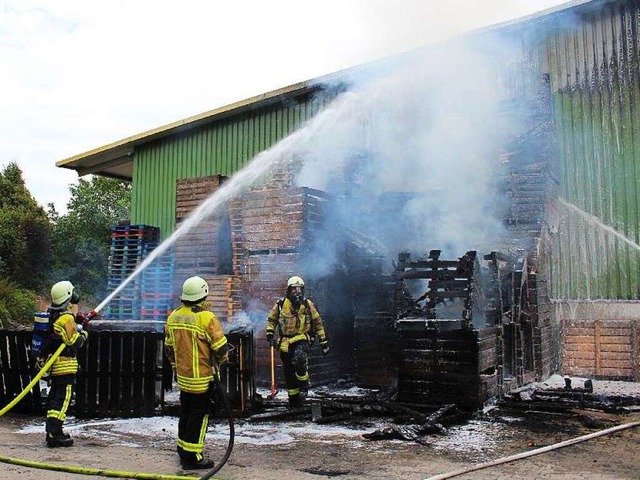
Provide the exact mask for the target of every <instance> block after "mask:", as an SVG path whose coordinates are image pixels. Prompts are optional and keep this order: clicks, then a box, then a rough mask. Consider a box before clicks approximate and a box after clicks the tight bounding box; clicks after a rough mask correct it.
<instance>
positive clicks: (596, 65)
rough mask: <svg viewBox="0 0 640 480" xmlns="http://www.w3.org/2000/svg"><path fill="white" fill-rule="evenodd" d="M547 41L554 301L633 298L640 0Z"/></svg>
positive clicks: (639, 256)
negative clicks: (553, 159)
mask: <svg viewBox="0 0 640 480" xmlns="http://www.w3.org/2000/svg"><path fill="white" fill-rule="evenodd" d="M572 21H573V23H572V25H571V26H570V27H569V28H568V29H566V30H564V31H562V32H559V33H557V34H556V35H554V36H553V37H551V38H549V39H548V42H547V45H546V47H547V55H548V63H549V69H550V73H551V79H552V85H553V87H554V90H555V96H554V97H555V99H554V111H555V117H556V127H557V133H558V142H559V148H560V157H561V158H560V160H561V161H560V168H561V192H560V195H561V201H560V207H561V210H560V211H561V215H560V218H561V219H562V221H561V222H560V223H559V231H558V234H557V236H556V240H555V242H554V245H553V254H552V258H551V278H552V285H551V287H552V288H551V292H552V295H553V297H555V298H557V299H592V300H595V299H638V298H640V248H638V247H636V246H634V244H635V245H638V244H640V227H639V225H640V208H639V205H638V202H639V201H640V116H639V113H640V110H639V109H640V83H639V79H638V77H639V72H640V70H639V57H638V51H639V48H640V44H639V42H640V39H639V37H638V30H639V28H640V7H639V6H638V4H637V2H617V3H614V4H609V5H605V6H604V7H603V9H602V10H600V11H598V12H593V13H590V14H585V15H583V16H582V17H580V18H579V19H575V18H573V19H572Z"/></svg>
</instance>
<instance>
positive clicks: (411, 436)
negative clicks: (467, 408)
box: [362, 405, 455, 444]
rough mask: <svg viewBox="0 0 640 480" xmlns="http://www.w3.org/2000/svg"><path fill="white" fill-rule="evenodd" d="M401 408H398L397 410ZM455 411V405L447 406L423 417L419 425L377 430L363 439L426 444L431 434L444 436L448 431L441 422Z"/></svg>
mask: <svg viewBox="0 0 640 480" xmlns="http://www.w3.org/2000/svg"><path fill="white" fill-rule="evenodd" d="M397 407H399V406H396V408H397ZM454 410H455V405H445V406H443V407H441V408H440V409H438V410H437V411H436V412H434V413H432V414H431V415H428V416H423V419H424V421H423V422H422V423H421V424H419V425H403V426H400V425H393V426H391V427H387V428H383V429H381V430H376V431H374V432H372V433H365V434H364V435H362V436H363V438H366V439H367V440H384V439H391V438H394V439H402V440H410V441H414V442H418V443H421V444H422V443H424V440H423V437H424V436H425V435H428V434H430V433H439V434H442V433H444V432H445V431H446V430H445V428H444V427H443V426H442V424H441V422H442V420H443V418H444V417H445V416H446V415H447V414H448V413H449V412H451V411H454Z"/></svg>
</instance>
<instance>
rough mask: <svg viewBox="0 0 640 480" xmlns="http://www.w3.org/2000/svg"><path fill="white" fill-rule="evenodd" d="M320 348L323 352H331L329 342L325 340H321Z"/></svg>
mask: <svg viewBox="0 0 640 480" xmlns="http://www.w3.org/2000/svg"><path fill="white" fill-rule="evenodd" d="M320 348H321V349H322V354H323V355H326V354H327V353H329V342H328V341H326V340H323V341H322V342H320Z"/></svg>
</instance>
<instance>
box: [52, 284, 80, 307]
mask: <svg viewBox="0 0 640 480" xmlns="http://www.w3.org/2000/svg"><path fill="white" fill-rule="evenodd" d="M73 288H74V287H73V284H72V283H71V282H69V281H68V280H64V281H62V282H58V283H56V284H55V285H54V286H53V287H51V303H52V304H53V305H57V306H61V305H64V304H65V303H67V302H68V301H69V300H71V297H72V296H73Z"/></svg>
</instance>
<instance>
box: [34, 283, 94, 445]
mask: <svg viewBox="0 0 640 480" xmlns="http://www.w3.org/2000/svg"><path fill="white" fill-rule="evenodd" d="M78 301H79V298H78V295H76V293H75V291H74V287H73V284H72V283H71V282H69V281H63V282H58V283H56V284H55V285H54V286H53V287H51V305H50V306H49V308H48V310H47V313H48V314H49V336H48V337H47V339H46V340H45V342H44V345H43V346H42V351H41V352H40V354H39V356H38V358H37V359H36V368H38V369H41V368H42V366H44V364H45V363H46V360H47V358H48V357H49V356H50V355H51V354H52V353H54V352H55V351H56V350H58V348H59V347H60V345H61V344H62V343H64V344H65V345H67V346H66V348H65V349H64V350H62V353H61V354H60V356H59V357H58V358H57V359H56V360H55V362H53V365H52V366H51V388H50V390H49V395H48V397H47V399H48V402H47V403H48V405H47V423H46V426H45V430H46V432H47V435H46V442H47V446H48V447H50V448H56V447H70V446H71V445H73V439H72V438H71V435H69V434H68V433H65V432H64V431H63V429H62V426H63V425H64V421H65V420H66V418H67V410H68V408H69V404H70V403H71V398H72V397H73V387H74V384H75V380H76V374H77V373H78V359H77V358H76V352H77V350H78V349H79V348H80V347H82V345H84V343H85V342H86V341H87V337H88V335H89V334H88V333H87V331H86V330H84V328H83V325H82V323H83V322H82V320H83V319H84V317H83V316H82V314H80V313H79V312H78Z"/></svg>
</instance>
